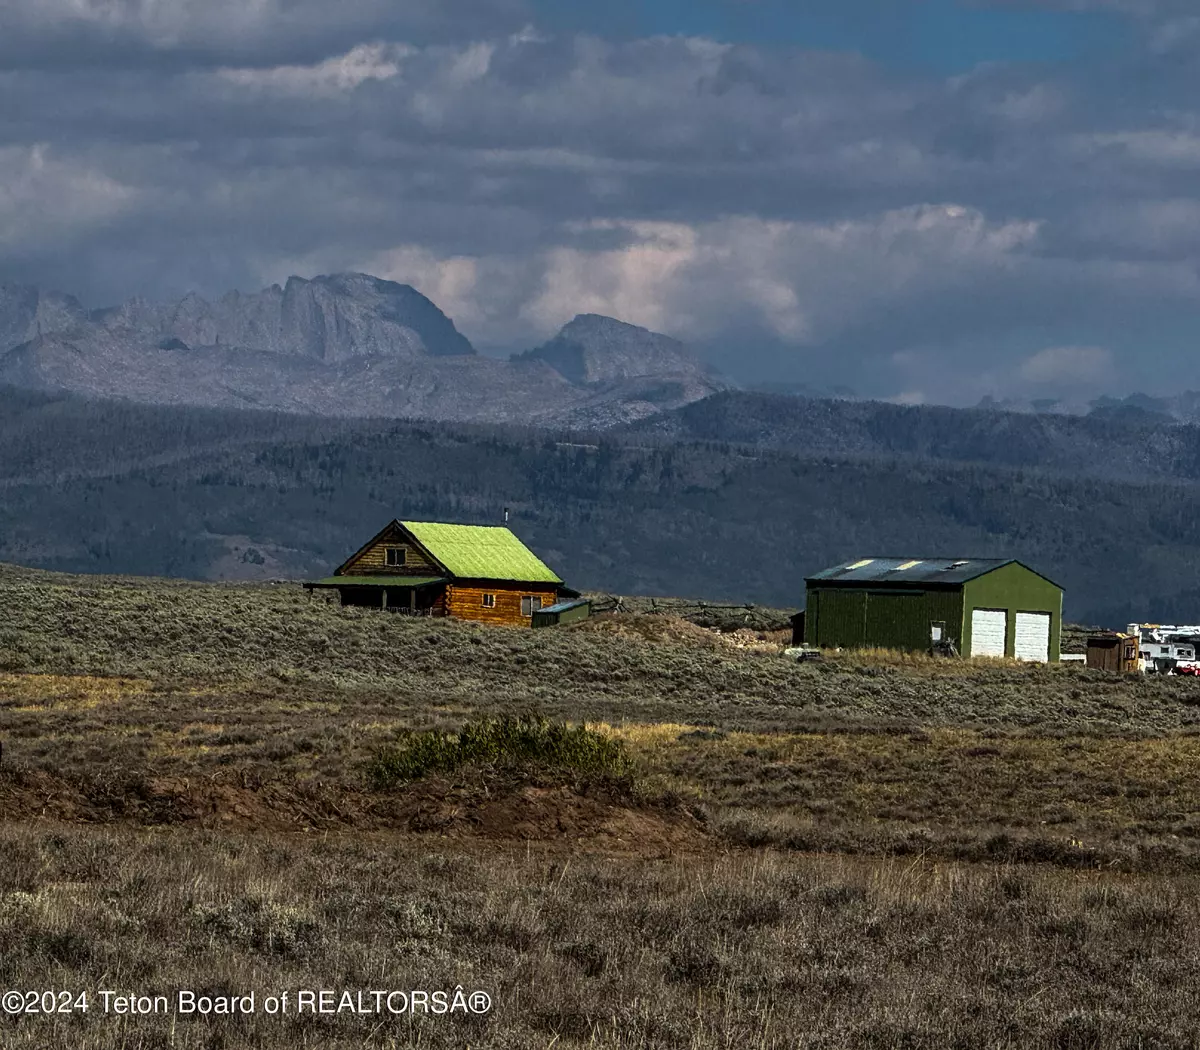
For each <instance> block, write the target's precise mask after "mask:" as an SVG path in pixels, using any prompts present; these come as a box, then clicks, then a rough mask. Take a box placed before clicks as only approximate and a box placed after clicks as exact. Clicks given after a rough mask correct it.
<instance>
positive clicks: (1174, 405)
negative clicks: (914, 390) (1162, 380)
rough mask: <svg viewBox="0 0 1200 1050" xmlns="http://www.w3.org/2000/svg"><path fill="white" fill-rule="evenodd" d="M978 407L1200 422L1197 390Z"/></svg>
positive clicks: (989, 401) (991, 402)
mask: <svg viewBox="0 0 1200 1050" xmlns="http://www.w3.org/2000/svg"><path fill="white" fill-rule="evenodd" d="M976 407H978V408H981V409H985V410H988V411H993V412H1020V413H1024V414H1030V415H1059V416H1087V415H1105V416H1112V415H1126V416H1129V417H1135V416H1144V417H1155V418H1157V419H1158V420H1160V421H1166V422H1174V423H1200V391H1195V390H1184V391H1182V392H1180V393H1178V394H1171V395H1169V396H1164V397H1155V396H1154V395H1152V394H1142V393H1137V392H1135V393H1132V394H1128V395H1126V396H1125V397H1112V396H1111V395H1104V396H1102V397H1096V398H1091V399H1086V400H1083V399H1075V400H1069V399H1066V398H1055V397H1042V398H1003V399H996V398H993V397H985V398H984V399H983V400H982V401H980V402H979V404H978V406H976Z"/></svg>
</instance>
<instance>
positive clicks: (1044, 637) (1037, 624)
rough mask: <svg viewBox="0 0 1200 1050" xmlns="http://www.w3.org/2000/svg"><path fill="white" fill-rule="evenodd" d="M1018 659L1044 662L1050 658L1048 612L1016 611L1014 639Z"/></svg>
mask: <svg viewBox="0 0 1200 1050" xmlns="http://www.w3.org/2000/svg"><path fill="white" fill-rule="evenodd" d="M1014 643H1015V652H1016V654H1017V659H1018V660H1035V661H1037V662H1038V663H1043V664H1044V663H1045V662H1046V661H1047V660H1049V659H1050V614H1049V613H1023V612H1019V613H1017V636H1016V638H1015V639H1014Z"/></svg>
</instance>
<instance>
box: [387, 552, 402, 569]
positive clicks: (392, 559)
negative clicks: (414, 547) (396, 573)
mask: <svg viewBox="0 0 1200 1050" xmlns="http://www.w3.org/2000/svg"><path fill="white" fill-rule="evenodd" d="M405 553H406V552H405V550H404V548H403V547H389V548H388V549H387V563H388V565H389V566H393V565H403V564H404V555H405Z"/></svg>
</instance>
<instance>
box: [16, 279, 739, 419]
mask: <svg viewBox="0 0 1200 1050" xmlns="http://www.w3.org/2000/svg"><path fill="white" fill-rule="evenodd" d="M0 383H6V384H9V385H12V386H16V387H20V388H24V389H32V390H40V391H46V392H65V393H73V394H78V395H81V396H84V397H92V398H110V399H121V400H129V401H137V402H143V403H149V404H191V405H199V406H206V407H211V408H265V409H276V410H283V411H289V412H302V413H309V414H316V415H336V416H378V417H385V418H405V417H407V418H425V419H438V420H452V421H476V422H501V421H517V422H525V423H532V424H542V425H549V424H556V425H569V426H576V427H599V428H604V427H608V426H613V425H616V424H620V423H627V422H630V421H633V420H637V419H640V418H643V417H646V416H649V415H653V414H655V413H658V412H661V411H664V410H668V409H671V408H675V407H678V406H680V405H684V404H688V403H689V402H692V401H696V400H699V399H701V398H704V397H707V396H709V395H710V394H712V393H715V392H717V391H719V390H722V389H725V388H727V387H729V386H730V384H729V383H728V382H727V381H726V380H724V379H723V378H722V377H721V376H720V375H719V374H717V373H716V372H715V371H714V370H713V369H711V368H709V367H708V366H707V365H705V364H704V363H703V362H702V361H700V359H699V358H697V357H696V356H695V355H694V354H692V353H691V352H690V351H689V350H688V348H687V347H686V346H684V345H683V344H682V343H680V342H678V341H677V340H674V339H671V338H670V337H668V336H665V335H660V334H658V333H655V332H650V331H648V330H646V329H644V328H639V327H637V326H636V325H630V324H625V323H623V322H621V321H618V320H615V319H613V318H610V317H602V316H599V315H596V314H583V315H580V316H578V317H576V318H575V319H574V320H573V321H571V322H570V323H569V324H567V325H566V326H565V327H564V328H563V329H562V330H561V331H560V332H559V333H558V334H557V335H556V336H555V337H554V338H553V339H551V340H550V341H549V342H548V343H546V344H545V345H543V346H541V347H538V348H536V349H533V350H530V351H528V352H526V353H523V354H519V355H516V356H514V357H513V358H512V359H511V360H509V361H501V360H497V359H495V358H491V357H487V356H484V355H482V354H479V353H477V352H476V350H475V348H474V347H473V346H472V345H471V343H470V341H469V340H468V339H467V338H466V336H464V335H463V334H462V333H461V332H459V331H458V329H457V328H456V327H455V326H454V322H453V321H452V320H451V319H450V318H449V317H447V316H446V315H445V314H444V313H443V312H442V311H441V310H440V309H439V308H438V307H437V306H436V305H435V304H434V303H432V302H431V301H430V300H429V299H427V298H426V297H425V296H423V295H422V294H421V293H420V292H418V291H416V289H414V288H412V287H410V286H409V285H404V284H397V283H395V282H393V281H386V280H382V279H380V278H377V277H371V276H369V275H367V274H358V273H342V274H333V275H330V276H322V277H316V278H313V279H312V280H305V279H303V278H300V277H291V278H289V279H288V280H287V282H286V284H285V285H283V286H282V287H280V286H279V285H272V286H271V287H269V288H265V289H263V290H262V291H260V292H257V293H254V294H251V295H246V294H242V293H240V292H230V293H229V294H227V295H225V296H223V297H221V298H220V299H218V300H216V301H215V302H210V301H208V300H206V299H203V298H201V297H200V296H198V295H195V294H190V295H187V296H185V297H184V298H183V299H180V300H178V301H176V302H171V303H151V302H147V301H145V300H144V299H131V300H129V301H128V302H125V303H122V304H121V305H119V306H115V307H108V308H104V309H98V310H86V309H84V307H83V306H82V305H81V304H80V303H79V302H78V300H76V299H75V298H73V297H72V296H69V295H64V294H62V293H57V292H43V291H41V290H39V289H36V288H26V287H14V286H4V285H0Z"/></svg>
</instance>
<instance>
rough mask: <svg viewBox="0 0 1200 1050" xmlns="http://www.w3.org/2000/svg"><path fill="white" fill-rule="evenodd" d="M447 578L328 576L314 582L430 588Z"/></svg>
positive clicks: (336, 585) (321, 583)
mask: <svg viewBox="0 0 1200 1050" xmlns="http://www.w3.org/2000/svg"><path fill="white" fill-rule="evenodd" d="M445 582H446V577H445V576H326V577H325V579H323V580H314V581H313V583H312V584H311V586H313V587H428V586H429V584H431V583H445Z"/></svg>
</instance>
